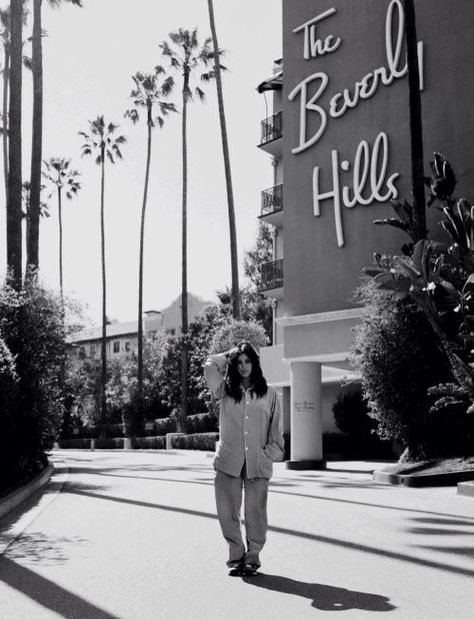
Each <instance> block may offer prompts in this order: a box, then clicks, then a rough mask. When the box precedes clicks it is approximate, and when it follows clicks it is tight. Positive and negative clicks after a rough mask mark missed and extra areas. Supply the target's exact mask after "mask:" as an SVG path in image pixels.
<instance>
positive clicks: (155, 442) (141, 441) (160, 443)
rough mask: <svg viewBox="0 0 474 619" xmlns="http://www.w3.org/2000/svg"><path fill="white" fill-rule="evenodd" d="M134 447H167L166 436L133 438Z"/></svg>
mask: <svg viewBox="0 0 474 619" xmlns="http://www.w3.org/2000/svg"><path fill="white" fill-rule="evenodd" d="M133 448H134V449H166V436H139V437H137V438H134V439H133Z"/></svg>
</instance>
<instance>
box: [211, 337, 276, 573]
mask: <svg viewBox="0 0 474 619" xmlns="http://www.w3.org/2000/svg"><path fill="white" fill-rule="evenodd" d="M204 376H205V378H206V381H207V384H208V386H209V388H210V389H211V391H212V392H213V393H214V394H215V395H216V396H217V397H218V398H219V399H220V412H219V431H220V440H219V443H218V445H217V453H216V456H215V458H214V468H215V470H216V477H215V492H216V505H217V516H218V518H219V522H220V525H221V529H222V533H223V535H224V538H225V539H226V540H227V543H228V546H229V559H228V561H227V565H228V566H229V567H230V572H229V574H230V575H231V576H242V575H254V574H256V572H257V569H258V568H259V567H260V557H259V555H260V551H261V549H262V548H263V545H264V544H265V539H266V533H267V526H268V525H267V493H268V481H269V479H270V478H271V476H272V472H273V462H279V461H280V462H281V461H282V460H283V458H284V442H283V436H282V434H281V413H280V405H279V402H278V397H277V395H276V393H275V390H274V388H273V387H270V386H268V385H267V382H266V380H265V378H264V376H263V374H262V368H261V367H260V359H259V357H258V354H257V353H256V352H255V350H254V348H253V347H252V346H251V345H250V344H249V343H248V342H241V343H240V344H239V345H238V346H237V347H236V348H233V349H232V350H230V351H229V352H226V353H221V354H217V355H212V356H210V357H209V358H208V360H207V361H206V364H205V366H204ZM242 489H243V490H244V492H245V499H244V514H245V533H246V541H247V545H246V546H245V545H244V542H243V539H242V531H241V526H240V508H241V505H242Z"/></svg>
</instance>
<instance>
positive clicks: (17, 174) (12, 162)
mask: <svg viewBox="0 0 474 619" xmlns="http://www.w3.org/2000/svg"><path fill="white" fill-rule="evenodd" d="M10 10H11V34H10V37H11V39H10V40H11V71H10V105H9V132H8V144H9V149H8V150H9V153H8V155H9V156H8V161H9V165H8V169H9V173H8V199H7V268H8V275H7V276H8V279H9V280H10V282H11V283H12V285H13V286H14V287H15V288H16V289H17V290H19V289H20V288H21V270H22V247H21V237H22V234H21V219H22V209H21V189H22V187H21V94H22V92H21V91H22V60H23V58H22V56H23V54H22V52H23V50H22V19H23V7H22V0H11V3H10Z"/></svg>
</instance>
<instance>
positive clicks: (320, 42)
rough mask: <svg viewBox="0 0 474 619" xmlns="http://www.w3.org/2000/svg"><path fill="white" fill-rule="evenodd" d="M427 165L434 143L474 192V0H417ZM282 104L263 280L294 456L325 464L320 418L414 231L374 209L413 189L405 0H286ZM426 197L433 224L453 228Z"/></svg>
mask: <svg viewBox="0 0 474 619" xmlns="http://www.w3.org/2000/svg"><path fill="white" fill-rule="evenodd" d="M415 8H416V18H417V39H418V65H419V72H420V89H421V101H422V115H423V133H424V159H425V162H426V166H425V173H426V175H427V176H428V175H430V170H429V167H428V161H429V160H431V159H432V157H433V152H435V151H438V152H441V153H443V154H444V155H445V156H446V157H447V158H448V160H449V161H450V162H451V164H452V165H453V167H454V169H455V171H456V175H457V179H458V190H457V193H458V194H459V196H464V197H466V198H467V199H469V200H470V201H471V202H472V200H473V199H474V123H473V118H472V102H473V101H474V78H473V76H472V67H473V66H474V46H473V45H472V32H473V31H474V2H473V1H472V0H454V1H453V2H446V1H445V0H415ZM258 90H259V92H261V93H263V95H264V96H265V97H266V101H267V102H268V103H270V105H271V106H272V110H271V114H269V115H268V117H267V118H266V119H265V120H263V122H262V133H261V142H260V144H259V148H260V149H261V150H262V151H264V152H265V153H268V155H270V157H271V161H272V164H273V169H274V180H273V186H272V187H270V188H267V189H265V190H264V191H262V206H261V213H260V218H261V220H262V221H264V222H265V223H268V224H271V225H272V227H273V230H274V260H273V261H272V262H271V263H268V264H266V265H264V284H263V286H262V292H264V293H265V294H266V295H268V296H271V297H273V298H274V299H275V310H274V316H275V329H274V341H273V345H272V346H270V347H267V348H264V349H262V350H261V357H262V364H263V367H264V371H265V374H266V376H267V377H268V379H269V382H271V383H272V384H274V385H275V386H277V387H280V388H281V393H282V405H283V422H284V432H285V434H287V435H290V443H291V448H290V451H291V456H290V461H289V463H288V465H289V466H290V467H295V468H311V467H315V468H316V467H318V466H321V464H322V462H323V458H324V454H323V451H322V432H323V430H325V431H326V430H331V429H333V427H334V421H333V419H332V413H331V408H332V403H333V402H334V400H335V397H336V395H337V393H338V392H339V390H340V388H341V383H342V381H343V380H344V378H345V377H348V378H352V379H353V380H357V376H355V375H354V373H353V370H352V369H351V367H350V363H349V360H348V359H349V353H350V351H351V347H352V342H353V332H354V328H356V327H357V325H358V324H359V323H360V318H361V309H360V307H359V306H358V305H357V303H356V301H355V300H354V296H353V295H354V291H355V289H356V288H357V286H358V285H359V283H360V281H361V276H362V269H363V267H364V266H369V265H371V264H372V256H373V253H374V252H376V251H377V252H380V253H382V254H397V253H398V254H399V253H400V248H401V246H402V245H403V244H404V243H406V242H407V240H408V237H406V235H405V234H404V233H403V232H401V231H398V230H396V229H394V228H392V227H388V226H376V225H374V224H373V221H374V220H375V219H385V218H389V217H393V216H394V213H393V211H392V208H391V204H390V201H391V200H392V199H396V198H407V199H408V200H410V199H411V193H410V192H411V160H410V118H409V106H408V79H407V64H406V50H405V43H404V13H403V2H402V0H312V1H311V2H309V1H308V0H283V58H282V60H278V61H277V62H276V63H275V67H274V71H273V74H272V75H271V76H270V77H268V78H267V79H265V80H264V81H263V82H262V83H261V84H260V85H259V87H258ZM439 218H440V214H439V211H437V210H436V208H435V207H431V208H430V209H427V223H428V228H429V234H430V238H440V239H443V238H444V239H445V240H447V239H446V237H444V236H443V233H442V230H441V228H440V226H439Z"/></svg>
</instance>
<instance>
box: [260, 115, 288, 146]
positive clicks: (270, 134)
mask: <svg viewBox="0 0 474 619" xmlns="http://www.w3.org/2000/svg"><path fill="white" fill-rule="evenodd" d="M282 136H283V112H277V113H276V114H273V115H272V116H269V117H268V118H265V120H262V123H261V136H260V144H259V146H260V148H262V150H264V151H265V152H267V153H270V155H273V156H274V157H281V148H282V147H281V140H279V138H281V137H282Z"/></svg>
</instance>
